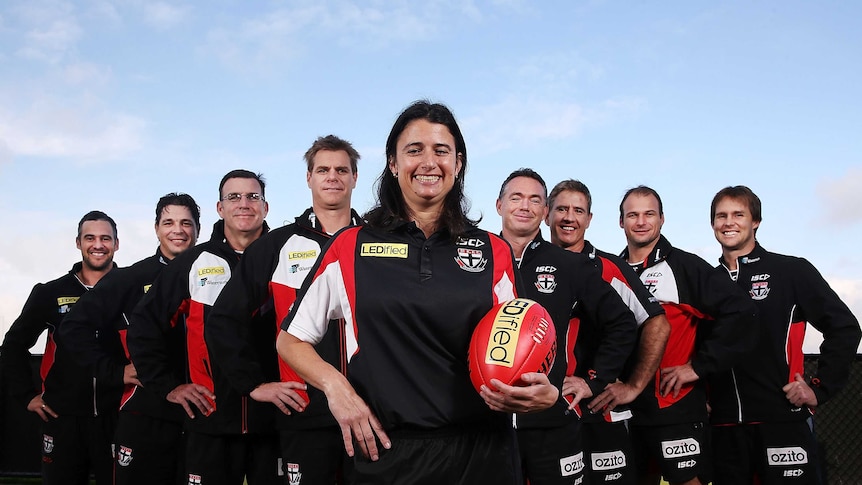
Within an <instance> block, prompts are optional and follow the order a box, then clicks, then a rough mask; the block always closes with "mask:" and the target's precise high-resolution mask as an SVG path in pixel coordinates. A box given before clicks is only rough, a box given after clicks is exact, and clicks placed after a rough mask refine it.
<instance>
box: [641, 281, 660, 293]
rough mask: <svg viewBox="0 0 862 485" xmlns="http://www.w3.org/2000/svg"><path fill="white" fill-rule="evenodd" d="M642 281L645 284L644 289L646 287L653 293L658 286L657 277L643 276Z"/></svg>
mask: <svg viewBox="0 0 862 485" xmlns="http://www.w3.org/2000/svg"><path fill="white" fill-rule="evenodd" d="M643 282H644V286H646V289H648V290H649V291H650V293H655V290H656V288H657V287H658V278H644V280H643Z"/></svg>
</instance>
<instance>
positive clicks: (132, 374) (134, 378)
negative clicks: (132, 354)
mask: <svg viewBox="0 0 862 485" xmlns="http://www.w3.org/2000/svg"><path fill="white" fill-rule="evenodd" d="M123 384H134V385H136V386H140V387H144V385H143V384H141V381H139V380H138V371H136V370H135V364H132V363H129V364H126V366H125V367H123Z"/></svg>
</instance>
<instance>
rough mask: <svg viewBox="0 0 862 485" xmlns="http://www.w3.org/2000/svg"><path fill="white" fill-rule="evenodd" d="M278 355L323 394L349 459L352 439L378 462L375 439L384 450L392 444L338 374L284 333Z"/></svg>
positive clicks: (352, 452)
mask: <svg viewBox="0 0 862 485" xmlns="http://www.w3.org/2000/svg"><path fill="white" fill-rule="evenodd" d="M276 347H277V349H278V354H279V356H281V358H282V359H284V360H285V362H287V363H288V364H289V365H290V366H291V367H292V368H293V369H294V370H295V371H296V372H297V374H299V375H300V376H301V377H302V378H303V379H305V380H306V381H307V382H308V383H310V384H311V385H313V386H314V387H317V388H318V389H320V390H322V391H323V393H324V394H326V399H327V401H328V403H329V409H330V411H331V412H332V415H333V416H334V417H335V420H336V421H337V422H338V425H339V427H340V428H341V436H342V439H343V440H344V449H345V450H346V451H347V454H348V455H349V456H353V455H354V453H355V450H354V446H353V442H354V439H355V440H356V442H357V443H358V444H359V448H360V450H362V453H363V454H364V455H365V456H367V457H369V458H370V459H371V460H373V461H376V460H377V459H378V458H379V453H378V450H377V439H379V440H380V442H381V444H382V445H383V447H384V448H386V449H389V448H390V447H391V446H392V443H391V442H390V440H389V437H388V436H386V432H385V431H384V430H383V426H382V425H381V424H380V421H379V420H378V419H377V417H376V416H374V414H373V413H372V412H371V409H370V408H369V407H368V405H367V404H366V403H365V401H363V400H362V398H361V397H359V395H358V394H356V390H354V389H353V386H351V385H350V383H349V382H348V381H347V378H346V377H344V376H343V375H342V374H341V373H340V372H338V370H336V369H335V368H334V367H332V365H330V364H329V363H327V362H326V361H324V360H323V359H321V358H320V356H319V355H318V354H317V352H316V351H315V350H314V347H312V346H311V344H309V343H307V342H303V341H302V340H299V339H298V338H296V337H295V336H293V335H291V334H290V333H288V332H286V331H281V332H279V334H278V339H277V343H276Z"/></svg>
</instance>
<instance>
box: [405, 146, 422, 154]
mask: <svg viewBox="0 0 862 485" xmlns="http://www.w3.org/2000/svg"><path fill="white" fill-rule="evenodd" d="M421 151H422V150H420V149H418V148H408V149H407V154H408V155H418V154H419V153H420V152H421Z"/></svg>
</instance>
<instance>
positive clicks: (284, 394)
mask: <svg viewBox="0 0 862 485" xmlns="http://www.w3.org/2000/svg"><path fill="white" fill-rule="evenodd" d="M305 388H306V386H305V384H304V383H302V382H296V381H290V382H266V383H264V384H261V385H259V386H257V387H255V388H254V390H252V391H251V393H249V397H251V398H252V399H254V400H255V401H258V402H271V403H273V404H275V406H276V407H277V408H278V409H280V410H281V412H283V413H284V414H290V408H289V407H288V406H290V407H291V408H293V409H295V410H296V411H298V412H302V411H303V410H305V407H306V406H308V403H307V402H305V400H304V399H302V397H300V395H299V394H297V392H296V391H294V389H302V390H305Z"/></svg>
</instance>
